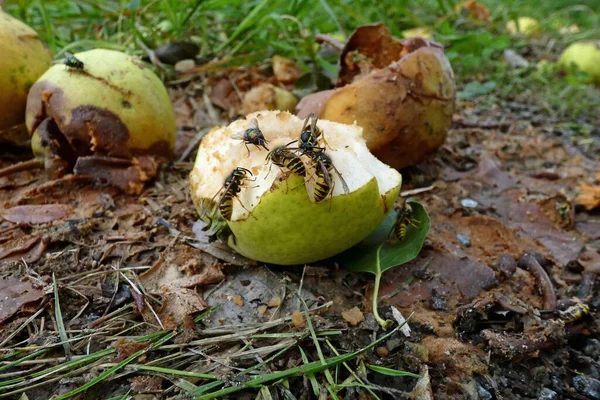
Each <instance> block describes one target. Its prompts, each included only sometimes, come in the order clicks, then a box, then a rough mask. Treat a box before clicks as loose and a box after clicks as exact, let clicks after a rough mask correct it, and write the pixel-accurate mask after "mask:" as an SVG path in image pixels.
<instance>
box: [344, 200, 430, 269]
mask: <svg viewBox="0 0 600 400" xmlns="http://www.w3.org/2000/svg"><path fill="white" fill-rule="evenodd" d="M406 203H407V204H408V205H409V206H410V207H411V208H412V213H411V215H410V218H411V219H412V220H413V223H414V225H416V226H413V225H411V224H409V225H408V230H407V231H406V236H405V237H404V240H401V241H398V240H396V239H389V234H390V232H391V230H392V228H393V226H394V223H395V222H396V218H397V216H398V212H397V211H395V210H394V211H392V212H390V213H389V214H388V216H387V217H386V219H385V220H384V221H383V223H382V224H381V225H379V227H378V228H377V229H376V230H375V232H373V233H372V234H371V235H369V236H368V237H367V238H366V239H365V240H363V241H362V242H361V243H359V244H357V245H356V246H354V247H352V248H351V249H350V250H348V251H346V252H344V253H342V254H341V258H342V262H343V265H344V266H345V268H346V269H348V270H350V271H354V272H370V273H372V274H375V275H381V274H382V273H383V272H385V271H387V270H388V269H390V268H393V267H395V266H398V265H401V264H405V263H407V262H409V261H412V260H414V259H415V258H416V257H417V256H418V255H419V252H420V251H421V247H423V242H424V241H425V237H426V236H427V232H428V231H429V224H430V222H429V215H427V211H425V207H423V206H422V205H421V204H420V203H418V202H417V201H416V200H414V199H408V200H406Z"/></svg>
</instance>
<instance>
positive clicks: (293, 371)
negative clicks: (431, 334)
mask: <svg viewBox="0 0 600 400" xmlns="http://www.w3.org/2000/svg"><path fill="white" fill-rule="evenodd" d="M400 327H401V326H398V327H396V328H394V329H392V330H391V331H389V332H388V333H386V334H385V335H383V336H382V337H380V338H379V339H377V340H375V341H373V342H372V343H370V344H368V345H367V346H365V347H363V348H362V349H360V350H357V351H355V352H352V353H349V354H345V355H343V356H336V357H331V358H329V359H327V360H325V364H323V363H322V362H321V361H320V360H319V361H314V362H311V363H309V364H305V365H301V366H298V367H294V368H290V369H287V370H285V371H278V372H274V373H271V374H264V375H259V376H257V377H256V378H254V379H251V380H250V381H248V382H246V383H244V384H243V385H239V386H232V387H227V388H223V389H221V390H217V391H215V392H212V393H207V394H203V395H200V396H197V393H196V392H194V393H193V394H192V395H194V396H196V397H194V399H195V400H210V399H216V398H219V397H221V396H225V395H228V394H231V393H236V392H239V391H241V390H245V389H248V388H256V387H259V386H261V385H263V384H266V383H270V382H274V381H278V380H280V379H285V378H289V377H293V376H298V375H306V374H310V373H312V374H315V373H318V372H323V371H325V370H326V369H329V368H332V367H335V366H336V365H338V364H341V363H343V362H347V361H350V360H353V359H355V358H356V357H358V356H359V355H361V354H363V353H365V352H367V351H369V350H371V349H373V348H374V347H376V346H377V345H379V344H380V343H382V342H384V341H385V340H387V339H388V338H390V337H391V336H392V335H394V334H396V332H398V330H399V329H400ZM201 388H202V387H199V388H198V389H201Z"/></svg>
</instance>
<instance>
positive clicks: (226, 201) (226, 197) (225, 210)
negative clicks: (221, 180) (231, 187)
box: [219, 191, 235, 221]
mask: <svg viewBox="0 0 600 400" xmlns="http://www.w3.org/2000/svg"><path fill="white" fill-rule="evenodd" d="M234 195H235V194H234V193H232V192H231V191H229V192H227V193H225V194H223V198H222V199H221V202H220V204H219V212H220V213H221V215H222V216H223V218H225V219H226V220H228V221H229V220H230V219H231V214H232V213H233V196H234Z"/></svg>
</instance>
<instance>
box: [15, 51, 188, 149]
mask: <svg viewBox="0 0 600 400" xmlns="http://www.w3.org/2000/svg"><path fill="white" fill-rule="evenodd" d="M74 56H75V57H76V58H77V59H79V60H80V61H81V62H83V65H84V67H83V70H77V69H73V68H68V67H66V66H65V65H64V64H62V63H61V64H56V65H54V66H52V67H51V68H50V69H49V70H48V71H46V73H44V74H43V75H42V76H41V77H40V78H39V79H38V81H37V82H36V83H35V84H34V85H33V87H32V88H31V91H30V92H29V97H28V100H27V115H26V123H27V128H28V130H29V132H30V134H31V135H33V138H32V148H33V150H34V152H35V153H36V154H43V153H44V151H43V149H40V148H39V146H40V145H41V142H40V140H39V139H36V132H35V130H36V129H37V127H38V126H39V124H40V122H41V121H43V120H44V119H47V118H52V120H53V123H55V124H56V126H57V128H58V129H59V130H60V131H61V132H62V133H63V134H64V136H65V137H66V138H67V139H68V140H69V142H70V143H71V144H72V145H73V146H74V147H75V150H76V152H77V153H78V155H80V156H81V155H86V154H90V153H93V154H95V155H100V156H110V157H117V158H118V157H121V158H130V157H133V156H136V155H138V154H151V155H153V156H157V157H162V158H166V159H169V158H171V156H172V152H173V148H174V146H175V138H176V126H175V114H174V111H173V107H172V104H171V101H170V99H169V95H168V93H167V90H166V88H165V87H164V85H163V83H162V82H161V80H160V79H159V78H158V76H156V75H155V74H154V73H153V72H152V71H151V70H150V69H149V68H148V67H147V66H146V65H145V64H144V63H142V62H141V61H140V60H138V59H137V58H135V57H132V56H130V55H127V54H125V53H122V52H120V51H114V50H106V49H94V50H89V51H85V52H81V53H77V54H75V55H74Z"/></svg>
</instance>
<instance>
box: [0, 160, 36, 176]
mask: <svg viewBox="0 0 600 400" xmlns="http://www.w3.org/2000/svg"><path fill="white" fill-rule="evenodd" d="M41 168H44V159H43V158H32V159H31V160H27V161H21V162H20V163H16V164H13V165H9V166H8V167H6V168H2V169H0V178H2V177H4V176H8V175H12V174H16V173H17V172H23V171H30V170H32V169H41Z"/></svg>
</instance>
